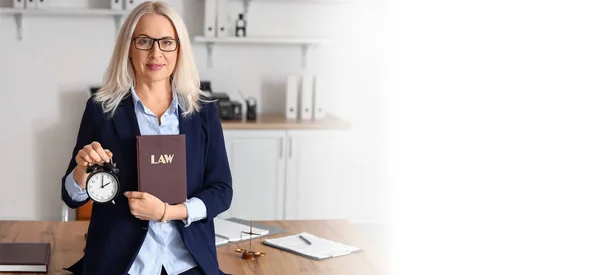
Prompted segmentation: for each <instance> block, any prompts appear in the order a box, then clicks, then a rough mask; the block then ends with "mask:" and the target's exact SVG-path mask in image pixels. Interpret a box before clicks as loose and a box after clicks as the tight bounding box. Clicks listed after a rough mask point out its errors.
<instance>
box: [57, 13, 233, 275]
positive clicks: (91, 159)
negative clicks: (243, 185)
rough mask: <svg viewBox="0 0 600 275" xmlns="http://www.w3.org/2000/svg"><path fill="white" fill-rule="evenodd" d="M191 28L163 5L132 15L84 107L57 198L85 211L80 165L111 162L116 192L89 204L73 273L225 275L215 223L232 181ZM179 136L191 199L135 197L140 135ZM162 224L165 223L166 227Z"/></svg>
mask: <svg viewBox="0 0 600 275" xmlns="http://www.w3.org/2000/svg"><path fill="white" fill-rule="evenodd" d="M193 60H194V57H193V55H192V52H191V44H190V41H189V35H188V32H187V29H186V27H185V25H184V23H183V21H182V20H181V18H180V17H179V16H178V15H177V14H176V13H175V12H174V11H173V10H172V9H171V8H169V7H168V6H166V5H165V4H163V3H160V2H155V3H152V2H145V3H142V4H140V5H139V6H138V7H136V8H135V9H134V10H133V11H131V13H130V15H129V16H128V17H127V19H126V20H125V22H124V24H123V27H122V28H121V31H120V33H119V36H118V39H117V42H116V45H115V49H114V53H113V56H112V59H111V61H110V65H109V67H108V70H107V72H106V75H105V80H104V85H103V87H102V88H101V89H100V90H99V91H98V93H96V95H95V96H94V97H92V98H90V100H88V102H87V105H86V108H85V111H84V114H83V118H82V120H81V124H80V128H79V133H78V136H77V143H76V145H75V148H74V150H73V155H72V158H71V161H70V163H69V166H68V168H67V171H66V173H65V176H64V177H63V179H62V181H63V185H62V198H63V201H64V202H65V203H66V204H67V205H68V206H69V207H71V208H77V207H80V206H82V205H83V204H85V203H86V202H87V201H88V200H89V198H88V195H87V192H86V191H85V188H86V179H87V174H86V171H85V170H86V167H87V166H88V165H90V164H93V163H103V162H109V161H111V160H112V161H113V162H114V163H115V164H116V165H117V167H118V168H119V169H120V172H119V173H118V177H119V181H120V184H121V187H120V188H121V191H122V192H120V193H119V194H118V196H117V198H116V199H115V203H114V204H112V203H109V204H93V209H92V215H91V219H90V224H89V228H88V237H87V243H86V247H85V254H84V257H83V258H82V259H80V260H79V261H78V262H77V263H75V264H74V265H73V266H71V267H69V268H67V270H69V271H71V272H73V273H75V274H86V275H87V274H103V275H105V274H156V275H158V274H208V275H212V274H223V273H222V272H221V271H220V270H219V265H218V262H217V256H216V247H215V233H214V224H213V218H215V217H216V216H217V215H218V214H220V213H222V212H224V211H225V210H227V209H228V208H229V206H230V204H231V199H232V186H231V173H230V170H229V164H228V160H227V155H226V152H225V146H224V140H223V130H222V128H221V123H220V120H219V117H218V114H217V110H216V107H215V105H214V103H207V102H206V101H204V100H202V99H201V94H200V89H199V84H200V81H199V76H198V73H197V70H196V67H195V65H194V62H193ZM159 134H162V135H165V134H185V136H186V155H187V157H186V167H187V192H188V200H187V201H186V202H184V203H182V204H178V205H166V204H165V203H163V202H162V201H161V200H160V199H158V198H157V197H155V196H153V195H152V194H149V193H144V192H138V191H136V190H137V163H136V147H135V136H136V135H159ZM165 220H166V221H165Z"/></svg>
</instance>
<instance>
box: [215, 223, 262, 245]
mask: <svg viewBox="0 0 600 275" xmlns="http://www.w3.org/2000/svg"><path fill="white" fill-rule="evenodd" d="M213 221H214V223H215V235H216V237H218V238H217V239H216V240H215V241H216V242H217V245H218V244H219V242H223V239H225V240H227V241H228V242H236V241H243V240H248V239H250V235H249V234H241V232H242V231H243V232H249V231H250V226H248V225H245V224H241V223H237V222H234V221H229V220H225V219H219V218H215V219H214V220H213ZM252 233H257V234H259V235H253V236H252V238H258V237H260V236H264V235H266V234H268V233H269V230H268V229H262V228H257V227H253V228H252Z"/></svg>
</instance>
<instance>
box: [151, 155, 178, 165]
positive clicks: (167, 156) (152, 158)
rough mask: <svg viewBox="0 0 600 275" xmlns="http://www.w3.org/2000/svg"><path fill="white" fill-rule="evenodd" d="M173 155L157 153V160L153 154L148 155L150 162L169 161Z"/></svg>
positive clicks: (171, 160)
mask: <svg viewBox="0 0 600 275" xmlns="http://www.w3.org/2000/svg"><path fill="white" fill-rule="evenodd" d="M174 156H175V154H171V155H159V157H158V161H156V160H155V157H154V155H150V164H160V163H171V162H173V157H174Z"/></svg>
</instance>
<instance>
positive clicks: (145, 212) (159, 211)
mask: <svg viewBox="0 0 600 275" xmlns="http://www.w3.org/2000/svg"><path fill="white" fill-rule="evenodd" d="M125 197H127V199H128V200H129V210H130V211H131V214H132V215H134V216H135V217H136V218H138V219H140V220H153V221H157V220H160V219H161V218H162V215H163V213H164V211H165V203H164V202H162V201H161V200H160V199H159V198H157V197H155V196H153V195H152V194H150V193H146V192H138V191H129V192H125Z"/></svg>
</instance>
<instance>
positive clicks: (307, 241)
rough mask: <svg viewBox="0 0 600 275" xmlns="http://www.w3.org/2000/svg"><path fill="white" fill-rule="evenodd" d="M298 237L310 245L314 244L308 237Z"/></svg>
mask: <svg viewBox="0 0 600 275" xmlns="http://www.w3.org/2000/svg"><path fill="white" fill-rule="evenodd" d="M298 237H300V239H302V240H303V241H304V242H305V243H306V244H308V245H311V244H312V243H311V242H310V241H309V240H308V239H306V238H304V236H302V235H298Z"/></svg>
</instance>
